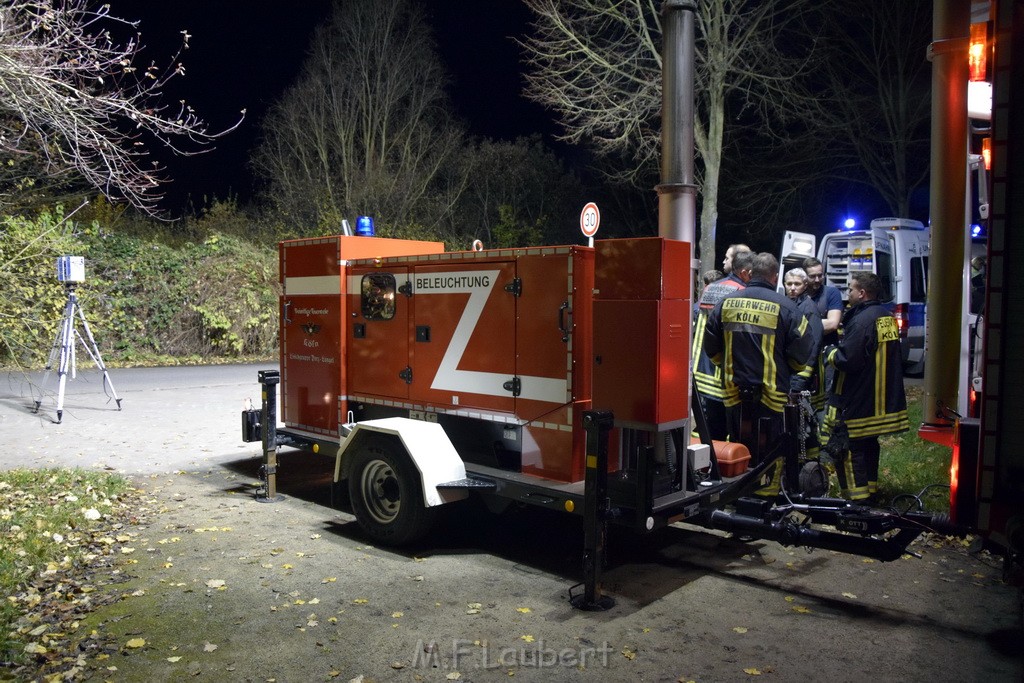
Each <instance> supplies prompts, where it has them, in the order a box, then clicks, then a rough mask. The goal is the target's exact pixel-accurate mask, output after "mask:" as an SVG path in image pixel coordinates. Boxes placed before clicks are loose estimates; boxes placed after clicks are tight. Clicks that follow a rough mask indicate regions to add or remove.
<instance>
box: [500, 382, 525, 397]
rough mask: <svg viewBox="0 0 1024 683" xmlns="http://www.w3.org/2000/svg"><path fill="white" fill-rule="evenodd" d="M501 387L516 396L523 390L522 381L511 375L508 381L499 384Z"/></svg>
mask: <svg viewBox="0 0 1024 683" xmlns="http://www.w3.org/2000/svg"><path fill="white" fill-rule="evenodd" d="M501 388H502V389H504V390H505V391H511V392H512V395H513V396H518V395H519V394H521V393H522V392H523V381H522V380H521V379H519V378H518V377H513V378H512V379H510V380H509V381H507V382H505V383H504V384H502V385H501Z"/></svg>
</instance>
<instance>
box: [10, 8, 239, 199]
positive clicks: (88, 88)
mask: <svg viewBox="0 0 1024 683" xmlns="http://www.w3.org/2000/svg"><path fill="white" fill-rule="evenodd" d="M109 11H110V9H109V6H107V5H101V6H99V7H97V8H96V9H91V8H90V7H89V4H88V2H87V0H15V1H14V2H8V3H5V4H4V5H3V6H2V7H0V152H3V153H4V154H6V155H9V156H10V157H12V158H19V157H24V156H26V155H35V156H37V157H38V158H39V160H40V162H41V163H42V165H43V167H44V168H45V171H46V173H47V174H50V175H52V176H56V177H64V176H67V175H69V174H74V175H77V176H80V177H81V178H82V179H84V180H85V182H87V183H89V184H90V185H92V186H94V187H96V188H98V189H99V190H101V191H102V192H103V193H104V194H106V195H108V196H110V197H112V198H118V199H124V200H127V201H128V202H130V203H131V204H133V205H135V206H137V207H139V208H141V209H144V210H146V211H147V212H150V213H153V212H154V211H155V205H156V202H157V201H158V200H159V198H160V196H161V195H160V194H159V192H158V191H157V190H158V188H159V186H160V184H161V183H162V182H163V181H164V179H163V177H162V168H161V167H160V165H159V164H158V163H156V162H154V161H152V160H151V158H150V149H149V147H148V146H147V141H148V140H154V141H155V142H156V143H157V144H158V145H160V146H162V147H164V148H167V149H169V150H170V151H172V152H173V153H175V154H179V155H190V154H196V153H199V152H200V151H203V149H204V148H206V149H208V147H207V146H208V145H209V144H210V143H211V142H212V141H213V140H215V139H217V138H219V137H220V136H222V135H224V134H226V133H227V132H229V131H230V130H233V129H234V128H236V127H237V126H238V124H239V123H240V122H241V119H240V120H239V122H238V123H236V124H235V125H234V126H232V127H231V128H229V129H227V130H224V131H220V132H211V131H210V130H209V128H208V126H207V125H206V123H204V122H203V121H202V120H201V119H200V118H199V117H198V115H197V114H196V112H195V111H194V110H193V109H192V108H191V107H190V106H189V105H188V104H187V103H186V102H185V101H184V100H181V101H179V102H176V103H173V104H167V103H165V102H163V98H162V94H163V89H164V87H165V86H166V85H167V83H168V81H170V80H171V79H173V78H175V77H177V76H182V75H184V73H185V67H184V66H183V65H182V64H181V62H179V61H178V58H179V56H180V54H181V51H182V50H184V49H185V48H187V47H188V40H189V37H190V36H189V35H188V33H187V32H185V31H182V47H181V49H179V51H178V53H177V54H175V55H174V57H173V58H172V60H171V61H170V63H169V64H168V65H167V66H166V67H160V66H158V65H157V64H155V63H150V64H149V65H147V66H143V67H140V66H138V65H137V64H136V62H137V61H138V57H139V52H140V50H141V46H140V44H139V36H138V35H137V34H136V36H135V37H134V38H132V39H129V40H127V42H124V43H118V42H116V41H115V38H114V36H113V34H112V33H111V31H112V30H114V29H115V28H116V27H121V28H128V29H133V28H134V26H135V24H132V23H130V22H127V21H125V20H123V19H119V18H117V17H113V16H111V15H110V14H109ZM242 115H243V116H244V111H243V112H242Z"/></svg>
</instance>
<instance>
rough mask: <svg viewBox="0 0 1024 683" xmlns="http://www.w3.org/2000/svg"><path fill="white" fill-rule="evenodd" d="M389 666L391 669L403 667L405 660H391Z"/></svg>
mask: <svg viewBox="0 0 1024 683" xmlns="http://www.w3.org/2000/svg"><path fill="white" fill-rule="evenodd" d="M391 668H392V669H404V668H405V662H391Z"/></svg>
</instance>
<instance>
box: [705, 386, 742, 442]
mask: <svg viewBox="0 0 1024 683" xmlns="http://www.w3.org/2000/svg"><path fill="white" fill-rule="evenodd" d="M697 396H698V397H699V398H700V404H701V406H702V407H703V408H704V419H706V420H707V422H708V431H709V432H710V434H709V436H710V438H712V439H713V440H715V441H725V440H727V439H728V438H729V427H728V424H727V422H726V419H725V404H724V403H722V400H721V399H718V398H714V397H711V396H705V395H704V394H701V393H699V392H698V394H697ZM733 440H734V441H735V439H733Z"/></svg>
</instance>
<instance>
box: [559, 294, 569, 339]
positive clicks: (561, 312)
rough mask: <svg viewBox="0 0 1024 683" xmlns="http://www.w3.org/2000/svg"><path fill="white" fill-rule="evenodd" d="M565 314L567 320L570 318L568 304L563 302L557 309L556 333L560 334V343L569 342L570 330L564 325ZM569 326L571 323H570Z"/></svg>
mask: <svg viewBox="0 0 1024 683" xmlns="http://www.w3.org/2000/svg"><path fill="white" fill-rule="evenodd" d="M566 312H568V314H569V318H570V319H571V318H572V311H571V310H569V302H568V301H563V302H562V305H561V306H559V307H558V331H559V332H561V333H562V341H564V342H567V341H569V332H570V328H569V327H568V325H567V324H566ZM570 324H571V323H570Z"/></svg>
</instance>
